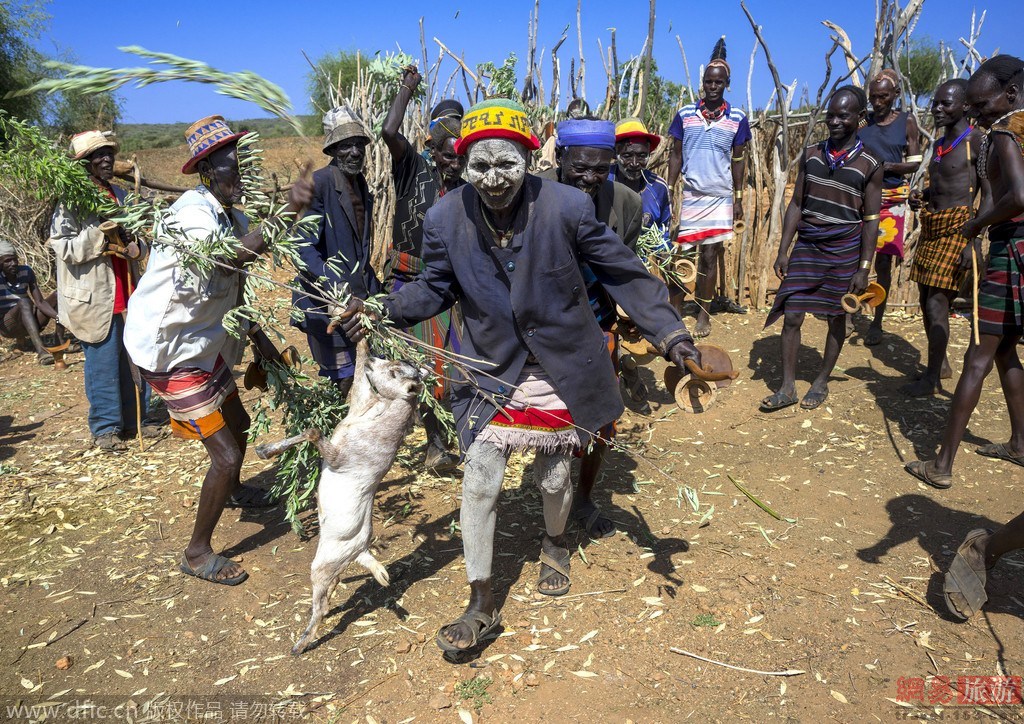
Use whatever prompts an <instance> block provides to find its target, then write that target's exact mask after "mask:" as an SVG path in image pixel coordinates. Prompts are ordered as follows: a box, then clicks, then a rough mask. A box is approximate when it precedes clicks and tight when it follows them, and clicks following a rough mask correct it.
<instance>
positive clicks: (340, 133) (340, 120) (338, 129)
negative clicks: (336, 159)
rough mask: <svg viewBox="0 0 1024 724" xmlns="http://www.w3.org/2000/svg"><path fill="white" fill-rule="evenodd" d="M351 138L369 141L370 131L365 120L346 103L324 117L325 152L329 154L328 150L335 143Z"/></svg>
mask: <svg viewBox="0 0 1024 724" xmlns="http://www.w3.org/2000/svg"><path fill="white" fill-rule="evenodd" d="M349 138H365V139H366V140H367V141H369V140H370V131H369V129H368V128H367V127H366V124H365V123H363V120H362V119H361V118H360V117H359V116H357V115H356V112H355V111H353V110H352V108H351V107H349V105H348V104H347V103H346V104H345V105H343V106H338V107H337V108H332V109H331V110H329V111H328V112H327V114H326V115H325V116H324V147H323V152H324V153H327V149H329V148H330V147H331V146H333V145H334V144H335V143H340V142H342V141H345V140H348V139H349Z"/></svg>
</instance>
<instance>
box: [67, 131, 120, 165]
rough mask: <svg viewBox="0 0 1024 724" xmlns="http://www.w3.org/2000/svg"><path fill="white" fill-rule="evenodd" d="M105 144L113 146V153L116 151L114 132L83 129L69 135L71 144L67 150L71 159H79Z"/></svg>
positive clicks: (105, 145)
mask: <svg viewBox="0 0 1024 724" xmlns="http://www.w3.org/2000/svg"><path fill="white" fill-rule="evenodd" d="M107 146H110V147H111V148H113V149H114V152H115V153H116V152H117V141H115V140H114V134H113V133H112V132H111V131H106V132H104V131H84V132H82V133H76V134H75V135H73V136H72V137H71V146H70V147H69V149H68V150H69V152H70V153H71V157H72V158H73V159H75V160H76V161H80V160H81V159H83V158H85V157H86V156H88V155H89V154H91V153H92V152H93V151H98V150H99V149H101V148H106V147H107Z"/></svg>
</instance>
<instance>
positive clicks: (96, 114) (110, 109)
mask: <svg viewBox="0 0 1024 724" xmlns="http://www.w3.org/2000/svg"><path fill="white" fill-rule="evenodd" d="M50 117H51V121H50V124H51V126H52V128H53V130H54V131H56V132H57V133H59V134H61V135H62V136H66V137H70V136H72V135H74V134H76V133H79V132H81V131H88V130H91V129H94V128H98V129H100V130H104V131H112V130H116V128H117V121H118V119H119V118H120V117H121V101H120V100H119V99H118V98H117V96H115V95H114V94H113V93H95V94H91V95H79V94H77V93H71V92H67V93H61V94H60V95H59V96H58V97H57V100H56V102H55V103H54V104H53V110H52V111H51V113H50Z"/></svg>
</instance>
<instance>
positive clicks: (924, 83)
mask: <svg viewBox="0 0 1024 724" xmlns="http://www.w3.org/2000/svg"><path fill="white" fill-rule="evenodd" d="M898 65H899V71H900V74H901V75H902V76H903V78H904V79H905V81H906V85H907V86H909V87H908V88H904V90H906V91H908V92H910V93H913V94H914V97H915V98H921V97H922V96H930V95H931V94H932V92H933V91H934V90H935V87H936V86H937V85H938V84H939V80H940V79H941V77H942V51H941V49H940V48H939V44H938V43H936V42H935V41H933V40H932V39H931V38H929V37H927V36H926V37H921V38H915V39H913V40H912V41H911V42H910V48H909V50H908V51H907V53H906V54H905V55H901V56H900V57H899V61H898Z"/></svg>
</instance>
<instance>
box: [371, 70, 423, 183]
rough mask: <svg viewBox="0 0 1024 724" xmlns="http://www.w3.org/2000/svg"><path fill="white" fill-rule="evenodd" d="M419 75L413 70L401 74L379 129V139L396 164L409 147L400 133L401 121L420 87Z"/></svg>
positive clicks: (406, 140)
mask: <svg viewBox="0 0 1024 724" xmlns="http://www.w3.org/2000/svg"><path fill="white" fill-rule="evenodd" d="M420 80H421V77H420V74H419V72H418V71H417V70H416V69H415V68H406V69H405V70H404V72H403V73H402V84H401V85H400V86H399V88H398V94H397V95H395V100H394V101H393V102H392V103H391V108H389V109H388V114H387V116H385V117H384V125H383V126H382V127H381V129H380V137H381V138H383V139H384V145H386V146H387V147H388V151H390V152H391V160H392V162H393V163H398V162H399V161H401V160H402V159H403V158H405V154H406V153H408V152H409V149H410V148H411V146H410V145H409V141H408V139H406V137H405V136H403V135H402V133H401V130H400V129H401V128H402V120H403V119H404V118H405V111H406V109H407V108H408V107H409V101H411V100H412V96H413V94H414V93H415V92H416V89H417V88H418V87H419V85H420Z"/></svg>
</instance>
